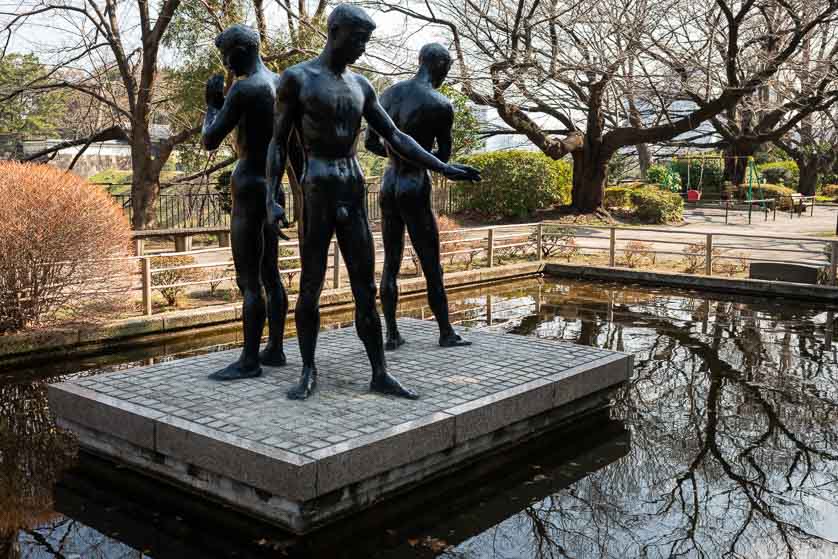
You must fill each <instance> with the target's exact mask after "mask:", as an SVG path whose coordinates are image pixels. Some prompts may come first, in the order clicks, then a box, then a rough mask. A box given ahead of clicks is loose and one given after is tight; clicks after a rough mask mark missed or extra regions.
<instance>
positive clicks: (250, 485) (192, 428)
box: [49, 319, 631, 534]
mask: <svg viewBox="0 0 838 559" xmlns="http://www.w3.org/2000/svg"><path fill="white" fill-rule="evenodd" d="M400 329H401V330H402V334H403V336H404V337H405V338H406V339H407V340H408V344H407V345H405V346H403V347H402V348H400V349H399V350H398V351H396V352H392V353H388V362H389V366H390V370H391V371H392V372H393V374H394V375H395V376H396V377H397V378H399V379H400V380H401V381H403V382H404V383H405V384H407V385H408V386H411V387H413V388H415V389H417V390H418V391H419V392H420V394H421V399H420V400H418V401H410V400H404V399H398V398H393V397H387V396H381V395H377V394H374V393H370V392H369V391H368V382H369V365H368V361H367V359H366V356H365V354H364V350H363V347H362V346H361V343H360V341H359V340H358V338H357V336H356V334H355V331H354V329H351V328H345V329H340V330H331V331H324V332H322V333H321V336H320V339H319V342H318V347H317V360H318V369H319V371H320V385H319V387H318V391H317V392H316V393H315V394H314V395H313V396H312V398H310V399H309V400H308V401H305V402H294V401H289V400H287V399H286V398H285V391H286V389H287V388H288V387H290V386H291V385H292V384H293V383H294V381H295V380H296V378H297V375H298V374H299V370H300V357H299V353H298V351H297V348H296V344H295V343H294V340H291V341H290V343H288V344H287V347H286V353H287V354H288V365H287V366H286V367H282V368H271V367H265V368H264V374H263V375H262V376H261V377H259V378H255V379H248V380H242V381H236V382H232V383H218V382H213V381H210V380H208V379H207V378H206V376H207V374H209V373H210V372H212V371H214V370H216V369H219V368H221V367H223V366H224V365H226V364H227V363H229V362H230V361H231V360H233V359H235V357H236V356H237V351H225V352H218V353H210V354H206V355H202V356H199V357H192V358H186V359H179V360H173V361H167V362H162V363H159V364H156V365H152V366H147V367H137V368H133V369H128V370H124V371H120V372H114V373H110V374H105V375H98V376H94V377H88V378H79V379H76V380H73V381H70V382H65V383H61V384H55V385H51V386H50V388H49V401H50V407H51V410H52V412H53V415H54V416H55V418H56V421H57V423H58V425H59V426H61V427H64V428H67V429H69V430H71V431H73V432H75V433H76V434H77V435H78V437H79V440H80V443H81V445H82V447H84V448H85V449H87V450H89V451H92V452H95V453H97V454H102V455H105V456H107V457H110V458H112V459H114V460H116V461H118V462H122V463H125V464H127V465H130V466H132V467H134V468H136V469H138V470H140V471H141V472H143V473H146V474H149V475H153V476H155V477H158V478H161V479H164V480H166V481H170V482H174V483H177V484H179V485H182V486H185V487H188V488H190V489H192V490H195V491H197V492H199V493H201V494H202V495H203V496H205V497H208V498H211V499H217V500H220V501H222V502H224V503H226V504H228V505H231V506H233V507H235V508H237V509H239V510H242V511H243V512H247V513H250V514H254V515H256V516H259V517H262V518H264V519H267V520H269V521H273V522H275V523H277V524H279V525H281V526H283V527H285V528H287V529H289V530H291V531H293V532H295V533H299V534H301V533H306V532H309V531H311V530H313V529H314V528H317V527H318V526H320V525H323V524H325V523H327V522H330V521H332V520H335V519H337V518H340V517H341V516H345V515H347V514H350V513H352V512H355V511H358V510H360V509H362V508H365V507H368V506H370V505H372V504H374V503H375V502H377V501H379V500H381V499H383V498H385V497H388V496H391V495H394V494H396V493H398V492H400V491H404V490H406V489H409V488H411V487H414V486H416V485H418V484H420V483H424V482H430V481H431V480H433V479H435V478H436V477H438V476H440V475H442V474H443V473H446V472H450V471H452V470H454V469H456V468H461V467H466V466H468V465H469V464H470V463H473V462H474V460H476V459H478V458H480V457H482V456H484V455H485V454H486V453H489V452H497V451H499V450H503V449H508V448H509V447H510V446H511V445H513V444H516V443H518V442H521V441H523V440H526V439H529V438H531V437H533V436H536V435H538V434H540V433H543V432H544V431H546V430H548V429H550V428H552V427H554V426H556V425H558V424H562V423H566V422H567V421H568V420H572V419H573V418H574V417H576V416H580V415H583V414H585V413H588V412H590V411H591V410H594V409H600V408H602V407H603V406H606V405H607V404H608V397H609V394H610V391H611V389H613V387H615V386H616V385H618V384H620V383H622V382H624V381H626V380H627V379H628V377H629V374H630V371H631V357H630V356H628V355H625V354H622V353H616V352H612V351H607V350H601V349H596V348H590V347H584V346H577V345H573V344H569V343H563V342H555V341H549V340H539V339H537V338H533V337H524V336H516V335H510V334H498V333H492V332H484V331H479V330H471V331H470V330H466V329H464V330H463V334H464V335H465V336H466V337H467V338H468V339H470V340H472V341H473V342H474V345H473V346H471V347H465V348H440V347H439V346H437V345H436V338H437V328H436V324H435V323H433V322H426V321H420V320H411V319H402V320H401V321H400Z"/></svg>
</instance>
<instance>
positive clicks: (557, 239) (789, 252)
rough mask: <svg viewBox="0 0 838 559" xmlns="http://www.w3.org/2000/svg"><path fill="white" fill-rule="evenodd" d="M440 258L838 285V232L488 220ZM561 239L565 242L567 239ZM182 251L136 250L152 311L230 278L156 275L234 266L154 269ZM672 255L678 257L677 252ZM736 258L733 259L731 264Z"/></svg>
mask: <svg viewBox="0 0 838 559" xmlns="http://www.w3.org/2000/svg"><path fill="white" fill-rule="evenodd" d="M441 238H442V240H441V242H440V244H441V247H442V251H441V254H440V257H441V259H442V260H443V262H444V263H445V264H446V265H447V267H448V268H449V269H451V268H454V267H460V268H464V267H465V268H469V269H471V268H486V267H488V268H491V267H494V266H497V265H501V264H504V263H508V262H511V261H513V260H517V261H521V260H544V259H545V258H551V257H553V256H554V254H551V253H550V250H552V249H556V253H557V254H563V255H564V256H562V257H560V258H561V259H566V260H567V261H569V262H570V261H574V260H576V261H579V260H582V261H583V262H587V263H590V264H596V265H603V266H610V267H632V268H639V269H649V270H656V269H661V268H662V267H663V269H671V266H670V267H669V268H667V266H666V265H671V264H673V260H674V264H676V265H679V266H680V268H679V269H680V271H686V272H689V273H694V274H703V275H706V276H728V277H730V276H733V275H736V274H737V273H738V274H741V273H744V272H745V271H746V270H747V266H748V265H749V264H750V263H753V262H782V263H788V262H798V263H805V264H814V265H816V266H821V267H824V268H825V269H826V270H827V275H828V282H829V285H831V286H835V285H836V263H838V240H832V239H822V238H817V237H805V236H800V237H778V236H771V235H757V234H750V233H716V232H704V231H674V230H671V229H662V228H654V227H617V226H614V227H608V226H588V225H564V224H551V223H527V224H515V225H501V226H491V227H475V228H468V229H456V230H449V231H442V232H441ZM374 241H375V255H376V268H377V269H378V270H381V264H382V263H383V255H384V249H383V244H382V241H381V237H380V235H378V234H376V235H374ZM562 244H564V246H563V245H562ZM280 247H281V250H282V249H285V251H289V250H290V251H291V252H292V254H291V255H286V256H280V257H279V265H280V274H281V275H282V276H288V275H296V274H298V273H299V272H300V268H299V267H287V266H284V265H283V263H284V262H291V261H297V260H299V253H298V246H297V243H296V242H283V243H280ZM219 253H220V254H227V255H230V249H229V248H212V249H204V250H197V251H191V252H188V253H186V254H189V255H193V256H201V255H207V254H219ZM183 254H184V253H165V254H158V255H155V256H143V257H139V260H141V262H142V267H141V269H142V274H141V277H142V282H141V285H140V286H139V287H140V289H141V290H142V293H143V308H144V311H145V313H146V314H151V313H152V305H151V301H152V293H153V291H155V290H160V289H165V288H174V287H181V288H185V287H191V286H197V285H202V284H208V283H217V282H220V281H230V282H233V281H234V280H235V278H234V277H233V276H229V277H223V278H217V277H216V278H214V279H205V280H196V281H185V282H180V283H175V284H169V285H163V284H155V283H154V282H152V275H153V273H157V272H164V271H177V270H183V269H189V268H202V269H212V268H218V267H225V268H230V266H231V264H232V260H225V261H223V262H216V263H204V264H194V265H186V266H171V267H164V268H156V269H152V263H151V259H152V258H157V257H166V256H182V255H183ZM673 257H675V258H673ZM405 262H412V263H415V260H414V256H413V254H412V247H411V246H410V244H409V242H408V243H407V245H406V249H405V256H404V257H403V266H404V263H405ZM731 263H732V264H731ZM327 278H328V279H329V285H328V286H327V287H329V288H331V289H338V288H340V287H343V286H344V281H345V280H344V278H346V273H345V268H344V267H343V265H342V263H341V257H340V250H339V248H338V246H337V242H336V241H334V240H333V241H332V247H331V249H330V251H329V260H328V265H327Z"/></svg>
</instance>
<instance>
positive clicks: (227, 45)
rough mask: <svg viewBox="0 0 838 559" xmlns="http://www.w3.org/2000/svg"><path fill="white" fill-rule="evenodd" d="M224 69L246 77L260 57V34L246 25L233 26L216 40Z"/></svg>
mask: <svg viewBox="0 0 838 559" xmlns="http://www.w3.org/2000/svg"><path fill="white" fill-rule="evenodd" d="M215 46H216V47H218V50H219V51H221V57H222V58H223V59H224V67H225V68H227V69H228V70H230V71H231V72H233V74H234V75H236V76H241V75H244V74H245V72H247V69H248V68H251V67H252V66H253V59H254V58H258V57H259V34H258V33H257V32H256V31H255V30H253V29H251V28H250V27H248V26H246V25H239V24H236V25H231V26H230V27H228V28H227V29H225V30H224V31H222V32H221V33H220V34H219V35H218V37H216V38H215Z"/></svg>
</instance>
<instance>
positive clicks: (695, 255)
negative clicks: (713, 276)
mask: <svg viewBox="0 0 838 559" xmlns="http://www.w3.org/2000/svg"><path fill="white" fill-rule="evenodd" d="M706 252H707V247H706V246H705V245H704V244H702V243H690V244H688V245H687V246H685V247H684V249H683V250H682V251H681V254H683V255H684V260H683V264H684V271H685V272H686V273H688V274H694V273H696V272H701V271H704V267H705V266H704V262H705V253H706Z"/></svg>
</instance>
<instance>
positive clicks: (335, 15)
mask: <svg viewBox="0 0 838 559" xmlns="http://www.w3.org/2000/svg"><path fill="white" fill-rule="evenodd" d="M326 24H327V25H328V28H329V42H330V43H331V45H332V50H333V52H335V53H337V54H340V55H341V56H342V57H343V59H344V60H345V61H346V63H347V64H352V63H353V62H355V61H356V60H358V59H359V58H361V55H362V54H364V51H365V50H366V48H367V42H368V41H369V40H370V37H371V36H372V32H373V30H374V29H375V22H374V21H373V20H372V18H371V17H370V16H369V15H368V14H367V12H365V11H364V10H362V9H361V8H359V7H357V6H351V5H349V4H339V5H338V6H337V7H335V9H334V10H332V13H331V14H329V19H328V20H327V22H326Z"/></svg>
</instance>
